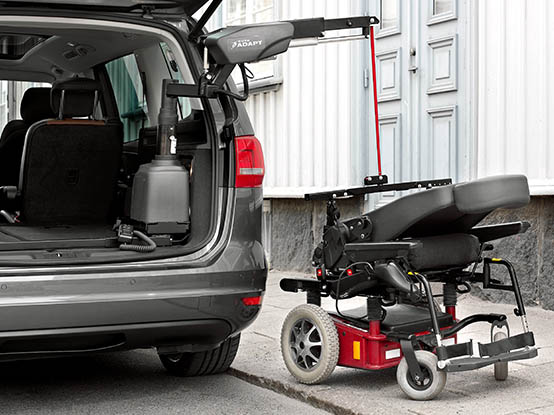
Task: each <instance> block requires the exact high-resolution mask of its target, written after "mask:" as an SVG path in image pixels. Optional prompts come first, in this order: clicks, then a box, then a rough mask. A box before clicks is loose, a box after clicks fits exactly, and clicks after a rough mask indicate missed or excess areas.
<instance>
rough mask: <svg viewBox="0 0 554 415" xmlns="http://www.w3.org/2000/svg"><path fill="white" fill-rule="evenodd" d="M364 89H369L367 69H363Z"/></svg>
mask: <svg viewBox="0 0 554 415" xmlns="http://www.w3.org/2000/svg"><path fill="white" fill-rule="evenodd" d="M363 76H364V88H369V69H368V68H365V69H364V75H363Z"/></svg>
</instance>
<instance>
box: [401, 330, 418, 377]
mask: <svg viewBox="0 0 554 415" xmlns="http://www.w3.org/2000/svg"><path fill="white" fill-rule="evenodd" d="M400 348H401V349H402V353H403V354H404V357H405V358H406V363H407V364H408V372H409V373H410V376H411V377H412V379H413V380H414V381H415V382H419V381H420V380H422V379H423V377H424V376H423V372H422V371H421V366H420V365H419V362H418V361H417V358H416V355H415V351H414V344H413V341H412V337H411V336H410V339H408V340H406V339H401V340H400Z"/></svg>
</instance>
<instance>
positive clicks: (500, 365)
mask: <svg viewBox="0 0 554 415" xmlns="http://www.w3.org/2000/svg"><path fill="white" fill-rule="evenodd" d="M507 337H508V335H507V334H506V333H504V332H503V331H499V332H496V333H494V336H493V337H492V341H493V342H496V341H498V340H502V339H506V338H507ZM494 378H495V379H496V380H500V381H502V380H506V379H508V362H497V363H495V364H494Z"/></svg>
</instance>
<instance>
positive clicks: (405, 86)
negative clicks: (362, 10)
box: [370, 0, 472, 206]
mask: <svg viewBox="0 0 554 415" xmlns="http://www.w3.org/2000/svg"><path fill="white" fill-rule="evenodd" d="M470 5H471V0H413V1H409V0H373V1H372V4H371V6H372V8H373V10H370V12H373V13H376V15H377V16H379V17H380V19H381V23H380V27H379V28H378V29H377V30H376V72H377V83H378V86H377V98H378V103H379V113H380V134H381V152H382V165H383V173H384V174H386V175H388V177H389V182H400V181H412V180H426V179H442V178H447V177H451V178H452V179H453V180H454V181H455V182H459V181H464V180H467V179H468V178H469V177H470V164H469V163H470V160H471V149H472V145H471V143H472V138H471V137H472V135H471V134H470V126H469V125H468V122H469V120H470V118H471V117H470V110H469V99H468V96H469V95H468V94H467V93H466V89H467V85H468V84H469V83H470V82H471V79H470V75H471V71H470V70H469V67H470V65H468V64H467V60H468V59H466V55H467V54H468V50H469V49H468V48H467V44H466V42H467V40H468V39H467V38H466V36H465V33H466V25H467V19H466V14H467V13H468V12H467V10H466V9H469V7H470ZM370 131H371V137H370V140H372V139H373V134H374V130H373V129H371V130H370ZM371 157H373V155H371ZM370 165H372V166H373V165H374V163H373V162H372V161H371V163H370ZM371 174H375V172H371ZM396 196H398V194H394V193H389V194H381V195H378V196H377V197H375V198H374V200H373V202H372V203H370V204H371V205H373V206H376V205H377V206H379V205H381V204H384V203H387V202H388V201H390V200H392V199H393V198H394V197H396Z"/></svg>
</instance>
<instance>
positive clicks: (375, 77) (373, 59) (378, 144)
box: [369, 26, 383, 176]
mask: <svg viewBox="0 0 554 415" xmlns="http://www.w3.org/2000/svg"><path fill="white" fill-rule="evenodd" d="M369 37H370V40H371V73H372V75H373V108H374V109H375V138H376V140H377V168H378V170H379V176H382V175H383V172H382V171H381V142H380V138H379V107H378V103H377V74H376V71H375V35H374V33H373V26H369Z"/></svg>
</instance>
